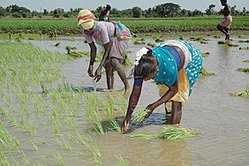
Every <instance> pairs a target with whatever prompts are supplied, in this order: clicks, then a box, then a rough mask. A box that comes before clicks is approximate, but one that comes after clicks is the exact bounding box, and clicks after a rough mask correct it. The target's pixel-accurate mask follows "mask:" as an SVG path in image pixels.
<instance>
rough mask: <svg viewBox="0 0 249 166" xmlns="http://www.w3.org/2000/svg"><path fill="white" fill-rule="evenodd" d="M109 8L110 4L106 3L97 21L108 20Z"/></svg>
mask: <svg viewBox="0 0 249 166" xmlns="http://www.w3.org/2000/svg"><path fill="white" fill-rule="evenodd" d="M110 10H111V6H110V5H108V4H107V5H106V7H105V9H102V10H101V12H100V15H99V21H107V22H109V21H110Z"/></svg>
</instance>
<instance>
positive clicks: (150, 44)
mask: <svg viewBox="0 0 249 166" xmlns="http://www.w3.org/2000/svg"><path fill="white" fill-rule="evenodd" d="M147 45H148V46H150V47H153V48H154V47H156V44H154V43H151V42H149V43H147Z"/></svg>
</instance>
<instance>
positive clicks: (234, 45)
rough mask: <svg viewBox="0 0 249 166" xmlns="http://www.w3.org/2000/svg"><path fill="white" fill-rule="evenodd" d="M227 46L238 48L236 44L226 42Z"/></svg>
mask: <svg viewBox="0 0 249 166" xmlns="http://www.w3.org/2000/svg"><path fill="white" fill-rule="evenodd" d="M227 45H228V46H229V47H239V45H238V44H234V43H231V42H227Z"/></svg>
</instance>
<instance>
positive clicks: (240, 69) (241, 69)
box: [237, 68, 249, 73]
mask: <svg viewBox="0 0 249 166" xmlns="http://www.w3.org/2000/svg"><path fill="white" fill-rule="evenodd" d="M237 71H240V72H245V73H249V68H238V69H237Z"/></svg>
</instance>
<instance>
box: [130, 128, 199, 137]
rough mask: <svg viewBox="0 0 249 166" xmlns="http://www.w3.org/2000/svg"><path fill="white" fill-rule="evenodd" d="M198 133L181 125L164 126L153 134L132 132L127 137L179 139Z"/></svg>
mask: <svg viewBox="0 0 249 166" xmlns="http://www.w3.org/2000/svg"><path fill="white" fill-rule="evenodd" d="M199 134H200V133H199V132H198V131H195V130H190V129H185V128H181V127H173V126H171V127H169V126H167V127H165V128H164V129H163V130H162V131H160V132H159V133H157V134H154V135H148V134H132V135H129V138H131V139H136V140H154V139H160V140H166V141H170V140H179V139H184V138H188V137H193V136H197V135H199Z"/></svg>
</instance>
